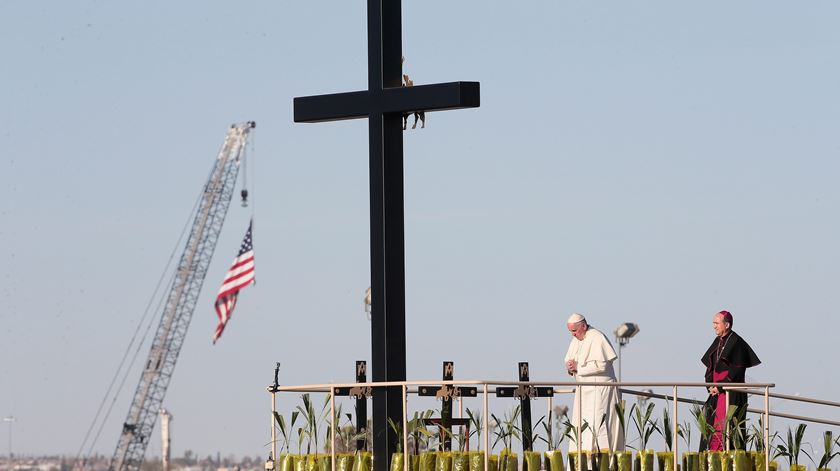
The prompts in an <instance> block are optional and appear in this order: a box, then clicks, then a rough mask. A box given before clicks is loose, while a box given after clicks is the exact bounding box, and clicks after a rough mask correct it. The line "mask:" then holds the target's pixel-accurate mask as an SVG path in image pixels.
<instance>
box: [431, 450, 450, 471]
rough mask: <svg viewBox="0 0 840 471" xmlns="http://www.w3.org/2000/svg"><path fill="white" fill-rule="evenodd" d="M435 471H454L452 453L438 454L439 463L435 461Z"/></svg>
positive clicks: (441, 452) (443, 452)
mask: <svg viewBox="0 0 840 471" xmlns="http://www.w3.org/2000/svg"><path fill="white" fill-rule="evenodd" d="M435 471H452V452H449V451H440V452H438V454H437V461H435Z"/></svg>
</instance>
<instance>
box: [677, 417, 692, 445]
mask: <svg viewBox="0 0 840 471" xmlns="http://www.w3.org/2000/svg"><path fill="white" fill-rule="evenodd" d="M677 435H679V437H680V438H682V439H683V441H684V442H685V448H686V449H687V450H691V424H690V423H688V421H687V420H685V421H683V423H682V425H680V426H679V427H678V428H677Z"/></svg>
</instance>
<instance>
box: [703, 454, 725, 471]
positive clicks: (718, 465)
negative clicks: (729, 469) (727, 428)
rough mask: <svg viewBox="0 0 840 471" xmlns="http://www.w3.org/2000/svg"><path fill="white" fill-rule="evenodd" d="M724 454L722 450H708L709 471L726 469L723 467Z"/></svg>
mask: <svg viewBox="0 0 840 471" xmlns="http://www.w3.org/2000/svg"><path fill="white" fill-rule="evenodd" d="M723 460H724V455H723V452H722V451H707V452H706V465H707V468H706V469H707V471H725V470H726V468H724V467H723V463H724V461H723Z"/></svg>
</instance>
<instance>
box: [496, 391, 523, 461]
mask: <svg viewBox="0 0 840 471" xmlns="http://www.w3.org/2000/svg"><path fill="white" fill-rule="evenodd" d="M519 413H520V408H519V406H518V405H517V406H516V407H514V408H513V411H512V412H511V413H510V414H508V413H507V412H505V415H504V418H505V420H504V421H501V420H499V418H498V417H496V415H495V414H491V415H490V416H491V417H493V420H494V421H496V424H497V426H496V427H495V429H494V431H493V433H494V434H495V435H496V439H495V440H494V441H493V448H495V447H496V444H497V443H499V441H501V442H502V447H503V448H502V451H501V452H499V470H500V471H517V470H518V468H519V466H518V463H517V456H516V453H514V452H513V439H514V438H515V439H517V440H519V439H520V438H519V431H518V429H517V427H516V420H517V419H518V418H519Z"/></svg>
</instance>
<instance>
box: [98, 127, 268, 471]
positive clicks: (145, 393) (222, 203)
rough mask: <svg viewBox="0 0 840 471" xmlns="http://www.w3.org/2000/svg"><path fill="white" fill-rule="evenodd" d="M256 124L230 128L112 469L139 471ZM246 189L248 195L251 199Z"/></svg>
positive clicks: (197, 217) (148, 359)
mask: <svg viewBox="0 0 840 471" xmlns="http://www.w3.org/2000/svg"><path fill="white" fill-rule="evenodd" d="M254 127H256V123H254V122H253V121H248V122H246V123H241V124H235V125H233V126H231V127H230V129H229V130H228V132H227V136H226V137H225V142H224V145H223V146H222V149H221V151H219V156H218V158H217V159H216V163H215V164H214V166H213V171H212V172H211V173H210V179H209V180H208V181H207V183H206V184H205V185H204V191H203V193H202V195H201V200H200V202H199V205H198V211H197V213H196V215H195V220H194V221H193V225H192V229H191V230H190V235H189V238H188V239H187V243H186V247H185V249H184V253H183V254H182V255H181V260H180V261H179V262H178V267H177V269H176V271H175V275H174V279H173V282H172V286H171V288H170V290H169V295H168V297H167V300H166V304H165V305H164V308H163V313H162V315H161V318H160V324H159V325H158V328H157V332H156V334H155V338H154V340H153V341H152V346H151V349H150V351H149V356H148V358H147V359H146V363H145V364H144V366H143V372H142V373H141V375H140V382H139V384H138V385H137V390H136V391H135V392H134V400H133V401H132V402H131V407H130V408H129V410H128V416H127V418H126V419H125V422H124V423H123V426H122V433H121V434H120V439H119V442H117V449H116V451H115V452H114V456H113V458H111V463H110V465H109V469H110V470H113V471H138V470H139V469H140V467H141V466H142V465H143V457H144V455H145V454H146V447H147V446H148V444H149V441H150V439H151V435H152V429H153V428H154V426H155V421H156V419H157V416H158V411H159V410H160V409H161V406H162V404H163V398H164V396H165V395H166V389H167V387H168V386H169V381H170V379H172V373H173V371H174V370H175V363H176V362H177V361H178V354H179V353H180V351H181V345H183V343H184V338H185V337H186V336H187V329H188V328H189V326H190V320H191V319H192V315H193V311H195V305H196V301H197V300H198V295H199V293H200V292H201V286H202V285H203V284H204V277H205V276H206V275H207V268H208V267H209V266H210V260H211V259H212V258H213V252H214V250H215V249H216V242H217V241H218V240H219V234H220V233H221V231H222V225H223V224H224V222H225V216H226V215H227V211H228V207H229V206H230V200H231V197H232V196H233V192H234V185H235V184H236V176H237V174H238V173H239V164H240V161H241V160H242V159H244V157H245V145H246V143H247V140H248V135H249V133H250V131H251V129H253V128H254ZM245 195H246V194H245V193H244V192H243V195H242V196H243V198H246V196H245Z"/></svg>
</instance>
